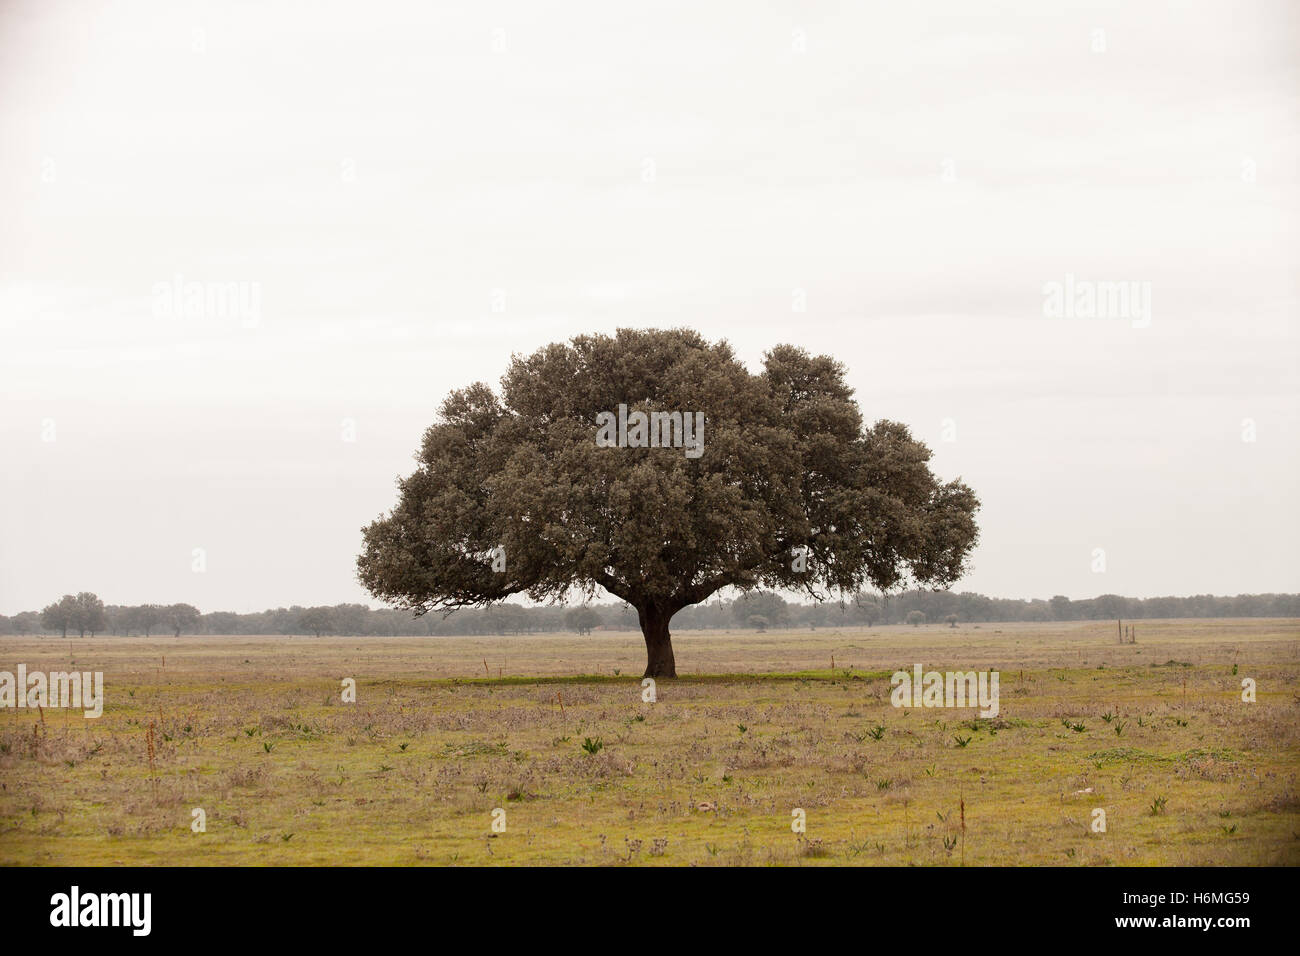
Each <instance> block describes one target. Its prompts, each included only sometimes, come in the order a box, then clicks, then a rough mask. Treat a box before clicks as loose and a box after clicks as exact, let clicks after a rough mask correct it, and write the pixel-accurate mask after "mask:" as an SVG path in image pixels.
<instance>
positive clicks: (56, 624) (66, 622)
mask: <svg viewBox="0 0 1300 956" xmlns="http://www.w3.org/2000/svg"><path fill="white" fill-rule="evenodd" d="M41 624H43V625H44V626H45V627H47V628H48V629H49V630H51V631H62V632H63V636H64V637H67V636H68V628H70V627H76V626H77V599H76V598H75V597H73V596H72V595H71V594H65V595H63V597H61V598H59V600H58V601H56V602H55V603H53V604H47V605H46V606H45V608H44V609H43V610H42V611H41Z"/></svg>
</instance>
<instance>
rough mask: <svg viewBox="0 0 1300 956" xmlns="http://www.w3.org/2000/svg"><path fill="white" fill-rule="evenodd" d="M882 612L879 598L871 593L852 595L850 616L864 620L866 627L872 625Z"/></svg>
mask: <svg viewBox="0 0 1300 956" xmlns="http://www.w3.org/2000/svg"><path fill="white" fill-rule="evenodd" d="M883 614H884V612H883V609H882V608H881V607H880V601H879V599H877V598H876V597H874V596H873V595H870V594H855V595H854V596H853V607H852V616H853V619H854V620H859V621H866V623H867V627H874V626H875V625H876V622H877V621H879V620H880V618H881V617H882V616H883Z"/></svg>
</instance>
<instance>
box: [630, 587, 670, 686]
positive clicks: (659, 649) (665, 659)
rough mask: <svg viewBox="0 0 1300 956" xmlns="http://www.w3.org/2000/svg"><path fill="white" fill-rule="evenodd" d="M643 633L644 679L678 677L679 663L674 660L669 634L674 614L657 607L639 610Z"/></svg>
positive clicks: (638, 614) (638, 615) (638, 616)
mask: <svg viewBox="0 0 1300 956" xmlns="http://www.w3.org/2000/svg"><path fill="white" fill-rule="evenodd" d="M637 618H638V619H639V620H640V621H641V633H642V635H644V636H645V653H646V665H645V673H644V674H642V675H641V676H642V677H654V678H656V679H657V678H661V677H676V676H677V662H676V661H675V660H674V659H673V636H672V635H671V634H669V633H668V621H669V620H670V619H671V618H672V613H671V612H669V611H665V610H664V609H662V608H659V607H656V606H653V605H651V606H647V607H645V608H637Z"/></svg>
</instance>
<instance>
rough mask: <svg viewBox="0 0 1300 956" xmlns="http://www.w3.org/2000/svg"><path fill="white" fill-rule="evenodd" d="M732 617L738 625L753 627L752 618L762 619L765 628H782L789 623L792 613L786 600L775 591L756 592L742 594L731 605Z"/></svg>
mask: <svg viewBox="0 0 1300 956" xmlns="http://www.w3.org/2000/svg"><path fill="white" fill-rule="evenodd" d="M731 614H732V617H734V618H735V619H736V623H737V624H741V625H743V626H745V627H753V626H754V625H752V624H750V623H749V620H750V618H753V617H761V618H763V620H764V626H765V627H781V626H783V625H785V624H788V623H789V620H790V611H789V605H788V604H786V601H785V598H783V597H781V595H779V594H777V593H775V592H773V591H755V592H753V593H752V594H742V595H741V596H740V597H739V598H737V599H736V601H735V602H734V603H733V604H732V605H731Z"/></svg>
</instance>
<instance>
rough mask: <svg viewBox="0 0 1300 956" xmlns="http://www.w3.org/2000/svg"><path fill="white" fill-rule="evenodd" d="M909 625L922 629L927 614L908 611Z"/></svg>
mask: <svg viewBox="0 0 1300 956" xmlns="http://www.w3.org/2000/svg"><path fill="white" fill-rule="evenodd" d="M907 623H908V624H911V625H912V626H913V627H920V626H921V625H922V624H924V623H925V612H924V611H908V612H907Z"/></svg>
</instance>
